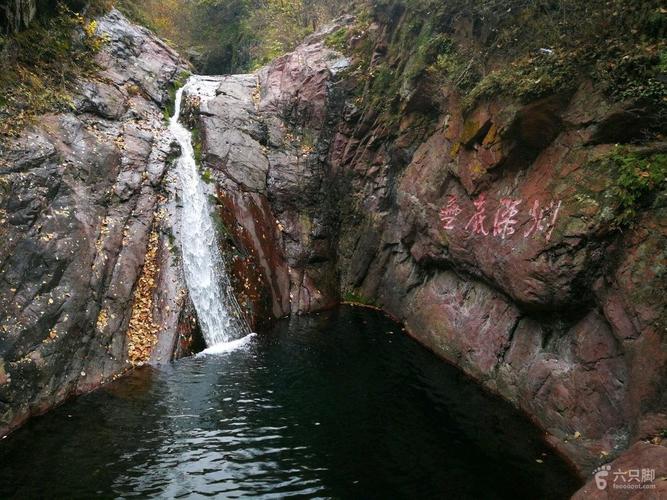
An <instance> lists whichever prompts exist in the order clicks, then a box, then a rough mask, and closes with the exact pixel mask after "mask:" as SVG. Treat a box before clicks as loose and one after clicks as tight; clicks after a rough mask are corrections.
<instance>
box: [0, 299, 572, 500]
mask: <svg viewBox="0 0 667 500" xmlns="http://www.w3.org/2000/svg"><path fill="white" fill-rule="evenodd" d="M538 459H539V460H541V461H542V462H543V463H538V462H537V461H536V460H538ZM0 465H1V467H0V497H2V498H6V497H16V498H30V497H66V498H90V497H94V496H100V497H104V498H111V497H126V498H129V497H160V498H192V497H195V498H196V497H205V496H217V497H222V498H225V497H226V498H239V497H243V498H247V497H264V498H284V497H289V496H298V497H302V498H312V497H335V498H387V499H389V498H391V499H394V498H452V499H461V498H471V499H492V498H567V497H569V495H570V494H571V493H572V492H573V491H574V490H575V489H576V488H577V486H578V485H579V483H578V481H577V479H576V478H575V477H573V476H572V474H571V472H570V471H569V470H568V469H567V467H566V466H565V464H564V463H563V462H562V461H561V460H560V459H559V458H558V457H557V456H555V455H554V454H553V453H552V451H551V450H550V449H549V448H547V447H546V446H545V444H544V442H543V441H542V439H541V436H540V433H539V432H538V431H537V430H536V429H535V428H534V427H533V426H532V425H531V424H530V423H529V422H528V421H527V420H526V419H524V418H523V417H522V416H521V415H518V414H517V413H516V412H514V411H513V410H512V409H511V408H510V407H509V406H508V405H507V404H505V403H504V402H502V401H500V400H498V399H496V398H494V397H491V396H489V395H488V394H486V393H484V392H483V391H481V390H480V388H479V387H478V386H476V385H475V384H473V383H471V382H470V381H469V380H467V379H466V378H464V377H463V376H461V374H460V373H459V372H458V371H457V370H456V369H454V368H452V367H450V366H448V365H447V364H445V363H443V362H441V361H440V360H438V359H437V358H436V357H435V356H434V355H432V354H431V353H430V352H428V351H426V350H425V349H424V348H422V347H421V346H419V345H418V344H416V343H415V342H414V341H413V340H411V339H410V338H408V337H406V336H405V335H404V334H402V333H401V331H400V327H398V326H397V325H396V324H394V323H392V322H391V321H389V320H388V319H386V318H385V317H383V316H382V315H380V314H379V313H375V312H373V311H367V310H362V309H354V308H350V307H343V308H341V309H339V310H336V311H332V312H329V313H323V314H321V315H316V316H310V317H302V318H295V319H293V320H291V321H284V322H281V323H279V324H278V325H277V326H276V327H275V328H274V329H273V331H271V332H268V333H267V334H265V335H262V336H258V337H255V338H254V339H253V340H252V342H250V344H249V345H248V346H247V347H245V348H242V349H240V350H237V351H234V352H230V353H227V354H224V355H221V356H217V357H205V358H192V359H185V360H182V361H179V362H177V363H175V364H174V365H173V366H171V367H167V368H164V369H161V370H153V369H144V370H141V371H138V372H137V373H135V374H133V375H131V376H130V377H129V378H125V379H123V380H120V381H118V382H116V383H115V384H113V385H111V386H109V387H107V388H104V389H102V390H99V391H97V392H95V393H93V394H90V395H88V396H85V397H81V398H79V399H77V400H75V401H72V402H70V403H68V404H66V405H64V406H62V407H60V408H58V409H56V410H54V411H52V412H51V413H49V414H48V415H46V416H44V417H40V418H35V419H33V420H32V421H31V422H30V423H29V424H28V425H26V426H25V427H23V428H22V429H21V430H19V431H18V432H16V433H15V434H13V435H11V436H10V437H9V438H7V439H5V440H4V441H2V442H1V443H0Z"/></svg>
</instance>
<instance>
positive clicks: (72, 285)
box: [0, 11, 187, 434]
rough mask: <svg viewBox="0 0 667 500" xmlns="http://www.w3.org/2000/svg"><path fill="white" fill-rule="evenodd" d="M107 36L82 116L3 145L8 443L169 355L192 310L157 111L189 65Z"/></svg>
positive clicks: (142, 42)
mask: <svg viewBox="0 0 667 500" xmlns="http://www.w3.org/2000/svg"><path fill="white" fill-rule="evenodd" d="M99 29H100V32H101V34H103V35H105V36H106V37H107V38H108V43H107V44H106V45H105V46H104V48H103V49H102V51H101V53H100V54H99V59H98V63H99V64H100V67H101V70H100V73H99V75H98V76H97V78H95V79H93V80H90V81H82V82H80V84H79V89H80V90H79V92H78V93H77V95H75V96H74V99H73V101H74V108H75V109H73V110H72V112H70V113H62V114H52V115H46V116H42V117H40V119H39V120H38V121H37V122H36V123H35V124H34V125H32V126H30V127H29V128H28V129H26V130H25V131H24V132H23V133H22V134H21V135H20V137H18V138H15V139H3V141H2V143H1V144H0V163H1V166H0V186H1V188H0V189H1V194H0V235H1V236H0V268H1V269H2V271H1V275H2V277H1V279H0V374H2V375H1V377H0V434H5V433H6V432H7V431H8V430H11V429H12V428H14V427H15V426H17V425H18V424H20V423H21V422H22V421H23V420H25V419H26V418H27V417H29V416H30V415H31V414H35V413H40V412H43V411H45V410H47V409H48V408H50V407H52V406H53V405H54V404H57V403H59V402H60V401H62V400H63V399H64V398H67V397H68V396H70V395H73V394H77V393H81V392H85V391H88V390H90V389H92V388H95V387H97V386H99V385H100V384H101V383H103V382H105V381H107V380H109V379H111V378H113V377H115V376H117V375H118V374H120V373H122V372H123V371H125V370H127V369H128V368H130V367H131V366H132V365H133V364H136V363H140V362H143V361H148V360H149V358H150V356H151V350H152V344H154V343H155V342H156V341H157V338H155V337H156V336H157V334H158V333H160V334H161V335H163V336H165V337H169V338H170V339H171V340H165V339H163V340H162V342H163V343H164V342H167V344H169V343H171V344H170V345H174V344H175V343H176V338H175V336H176V335H177V333H176V330H177V324H178V318H179V315H180V308H182V306H183V304H184V303H185V302H186V301H187V297H186V295H185V292H184V286H183V283H182V279H181V277H180V273H179V271H178V264H177V262H175V260H174V258H172V254H171V251H170V248H172V246H173V244H174V243H173V242H172V241H171V237H170V235H171V226H172V223H173V221H172V220H171V218H170V215H169V212H168V207H169V204H170V203H172V204H173V191H174V189H175V188H174V187H173V185H172V183H171V182H170V180H169V179H168V178H167V171H168V169H169V167H170V164H171V159H173V157H174V155H175V154H176V152H175V151H173V149H172V146H171V138H170V137H169V136H168V134H167V133H166V127H165V124H164V119H163V114H162V109H163V107H164V106H165V105H166V103H167V101H168V99H169V94H168V89H169V87H170V85H171V82H172V81H173V80H174V79H175V78H176V76H177V75H178V73H180V72H182V71H183V70H184V69H186V64H185V63H184V62H183V61H182V60H181V58H180V57H179V56H178V55H177V54H176V53H174V52H173V51H172V50H171V49H169V48H168V47H167V46H166V45H165V44H164V43H163V42H161V41H159V40H158V39H157V38H155V37H154V36H153V35H151V34H150V33H149V32H148V31H147V30H144V29H142V28H138V27H136V26H134V25H132V24H130V23H129V22H128V21H127V20H126V19H125V18H124V17H122V16H121V15H120V14H119V13H117V12H116V11H112V12H111V13H110V14H108V15H107V16H105V17H104V18H102V19H101V20H100V22H99ZM147 252H148V253H149V259H146V254H147ZM147 261H149V262H147ZM145 264H146V265H145ZM142 280H143V281H142ZM140 282H141V283H142V284H141V286H139V284H140ZM158 283H159V288H158V287H157V286H156V285H158ZM131 321H132V328H130V330H131V332H130V333H131V335H130V334H128V327H129V326H130V323H131ZM172 353H173V349H171V350H170V349H165V350H164V354H163V355H162V358H163V360H164V361H167V360H169V359H171V356H172ZM155 361H157V360H155Z"/></svg>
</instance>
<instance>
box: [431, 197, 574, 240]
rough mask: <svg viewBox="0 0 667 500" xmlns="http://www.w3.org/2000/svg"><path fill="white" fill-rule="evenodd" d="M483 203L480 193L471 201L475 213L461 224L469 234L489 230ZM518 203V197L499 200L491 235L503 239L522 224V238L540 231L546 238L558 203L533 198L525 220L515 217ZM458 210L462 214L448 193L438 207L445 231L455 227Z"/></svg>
mask: <svg viewBox="0 0 667 500" xmlns="http://www.w3.org/2000/svg"><path fill="white" fill-rule="evenodd" d="M486 203H487V199H486V195H485V194H484V193H482V194H480V195H479V196H478V197H477V199H475V200H474V201H473V205H474V207H475V212H474V213H473V215H472V217H470V219H469V220H468V223H467V224H466V225H465V227H464V231H465V232H467V233H470V234H473V235H482V236H488V235H489V230H488V229H487V227H486ZM522 203H523V200H521V199H516V200H514V199H511V198H502V199H501V200H500V203H499V205H498V207H497V209H496V213H495V216H494V218H493V228H492V230H491V231H492V234H493V236H495V237H499V238H500V239H503V240H504V239H507V238H509V237H511V236H512V235H514V234H515V233H517V229H518V228H519V226H521V225H525V226H526V229H525V231H523V233H522V236H523V237H524V238H528V237H529V236H536V235H538V234H544V236H545V238H546V240H547V241H549V240H550V239H551V234H552V233H553V230H554V228H555V227H556V220H557V219H558V214H559V212H560V209H561V206H562V202H561V201H551V202H550V203H549V204H545V205H544V206H541V203H540V200H535V201H534V202H533V204H532V206H531V208H530V209H529V211H528V220H526V221H525V222H523V223H522V222H521V221H520V218H519V216H520V211H519V205H521V204H522ZM461 213H463V209H462V208H461V206H460V205H459V202H458V198H457V196H456V195H449V196H448V197H447V204H446V205H445V206H444V207H443V208H442V209H441V210H440V221H441V223H442V228H443V229H444V230H446V231H450V230H452V229H456V222H457V219H458V217H459V215H460V214H461Z"/></svg>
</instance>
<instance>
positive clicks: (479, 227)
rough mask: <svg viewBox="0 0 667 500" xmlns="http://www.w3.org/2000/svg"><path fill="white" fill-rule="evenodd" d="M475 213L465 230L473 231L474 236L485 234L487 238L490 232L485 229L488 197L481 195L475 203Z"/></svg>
mask: <svg viewBox="0 0 667 500" xmlns="http://www.w3.org/2000/svg"><path fill="white" fill-rule="evenodd" d="M473 204H474V205H475V213H474V214H473V216H472V217H471V218H470V220H469V221H468V224H466V227H465V230H466V231H472V233H473V234H483V235H484V236H486V235H487V234H489V232H488V231H487V230H486V229H485V228H484V220H485V219H486V195H484V194H480V195H479V196H478V197H477V199H476V200H475V201H473Z"/></svg>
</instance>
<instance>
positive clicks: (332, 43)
mask: <svg viewBox="0 0 667 500" xmlns="http://www.w3.org/2000/svg"><path fill="white" fill-rule="evenodd" d="M347 40H348V29H347V28H341V29H339V30H336V31H334V32H333V33H331V34H330V35H329V36H327V37H326V38H325V39H324V43H326V45H327V46H328V47H331V48H332V49H335V50H339V51H344V50H345V49H346V48H347Z"/></svg>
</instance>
